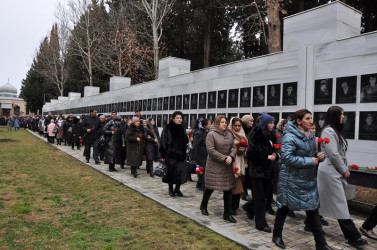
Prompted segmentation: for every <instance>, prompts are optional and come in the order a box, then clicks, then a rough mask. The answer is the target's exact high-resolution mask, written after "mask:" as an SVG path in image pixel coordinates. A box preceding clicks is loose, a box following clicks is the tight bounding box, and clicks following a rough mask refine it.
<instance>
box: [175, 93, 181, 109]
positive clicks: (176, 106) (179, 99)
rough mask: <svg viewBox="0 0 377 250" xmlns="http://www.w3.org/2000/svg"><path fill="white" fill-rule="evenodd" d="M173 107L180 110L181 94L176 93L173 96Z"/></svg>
mask: <svg viewBox="0 0 377 250" xmlns="http://www.w3.org/2000/svg"><path fill="white" fill-rule="evenodd" d="M175 101H176V102H175V108H176V109H177V110H181V109H182V96H181V95H177V96H176V98H175Z"/></svg>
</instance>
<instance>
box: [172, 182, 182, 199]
mask: <svg viewBox="0 0 377 250" xmlns="http://www.w3.org/2000/svg"><path fill="white" fill-rule="evenodd" d="M180 187H181V185H178V184H176V185H175V189H174V193H175V194H176V195H178V196H179V197H183V194H182V192H181V190H180Z"/></svg>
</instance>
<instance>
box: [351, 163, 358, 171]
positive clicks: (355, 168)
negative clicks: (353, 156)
mask: <svg viewBox="0 0 377 250" xmlns="http://www.w3.org/2000/svg"><path fill="white" fill-rule="evenodd" d="M350 169H354V170H359V166H357V165H356V164H352V165H351V166H350Z"/></svg>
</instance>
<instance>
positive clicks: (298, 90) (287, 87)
mask: <svg viewBox="0 0 377 250" xmlns="http://www.w3.org/2000/svg"><path fill="white" fill-rule="evenodd" d="M360 27H361V13H360V12H358V11H357V10H355V9H353V8H351V7H349V6H347V5H345V4H343V3H342V2H338V1H337V2H332V3H330V4H327V5H323V6H320V7H318V8H315V9H311V10H308V11H305V12H301V13H298V14H296V15H293V16H290V17H287V18H285V19H284V35H283V44H284V46H283V51H282V52H279V53H275V54H269V55H266V56H262V57H257V58H251V59H247V60H242V61H237V62H233V63H228V64H224V65H220V66H215V67H210V68H206V69H202V70H197V71H190V61H188V60H184V59H179V58H173V57H167V58H164V59H161V60H160V63H159V66H160V72H159V78H158V79H157V80H154V81H150V82H145V83H142V84H138V85H132V86H131V85H130V82H131V81H130V79H129V78H123V77H112V78H111V79H110V91H108V92H104V93H99V88H98V87H89V86H87V87H85V90H84V97H81V94H80V93H69V95H68V97H59V98H58V99H57V100H51V102H49V103H46V104H45V105H44V106H43V113H44V114H46V113H47V112H52V113H53V114H60V113H62V114H68V113H74V114H87V113H89V110H90V109H92V108H95V109H97V110H98V112H99V113H103V114H110V112H111V111H113V110H115V111H118V114H120V115H133V114H134V111H135V110H136V109H140V110H142V116H143V117H150V116H152V117H154V118H155V119H156V121H157V125H158V126H159V127H163V126H164V125H165V124H166V123H167V122H168V121H169V116H170V115H171V114H172V113H173V111H175V110H181V111H182V112H183V113H184V117H183V119H184V122H185V124H187V125H189V124H191V123H192V121H195V120H196V119H197V118H199V117H210V118H212V119H214V118H215V116H216V115H218V114H225V115H227V116H228V117H231V116H240V117H241V116H242V115H244V114H250V113H251V114H253V116H254V117H256V116H257V114H258V113H259V112H269V113H270V114H271V115H273V116H274V117H275V119H276V121H278V120H279V119H281V118H287V119H291V118H292V115H293V113H294V112H295V111H296V110H298V109H301V108H307V109H309V110H311V111H312V112H313V115H314V121H315V122H316V124H317V131H320V129H321V127H322V126H323V122H324V114H325V112H326V110H327V109H328V108H329V107H330V106H332V105H338V106H341V107H343V109H344V111H345V124H344V129H345V134H346V136H347V138H348V139H349V140H348V141H349V153H348V156H349V160H350V162H349V163H350V164H353V163H355V164H358V165H361V166H372V164H373V166H374V165H377V163H376V161H375V159H376V158H377V152H376V150H375V148H376V147H377V86H376V76H377V32H371V33H368V34H363V35H360Z"/></svg>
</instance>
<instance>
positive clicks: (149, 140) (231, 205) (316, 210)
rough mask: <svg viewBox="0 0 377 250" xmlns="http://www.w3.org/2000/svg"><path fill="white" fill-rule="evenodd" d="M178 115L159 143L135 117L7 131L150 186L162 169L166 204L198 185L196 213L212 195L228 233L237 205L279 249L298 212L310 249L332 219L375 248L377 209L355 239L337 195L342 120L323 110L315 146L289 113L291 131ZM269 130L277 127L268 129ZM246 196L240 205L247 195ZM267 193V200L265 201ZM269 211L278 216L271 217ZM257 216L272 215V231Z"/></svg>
mask: <svg viewBox="0 0 377 250" xmlns="http://www.w3.org/2000/svg"><path fill="white" fill-rule="evenodd" d="M182 118H183V114H182V112H180V111H175V112H174V113H173V114H172V119H171V120H170V122H169V123H168V124H167V125H166V126H165V127H164V128H163V129H162V133H161V135H160V132H159V129H158V128H157V127H156V121H155V120H154V119H153V118H152V117H149V118H146V119H143V118H142V116H141V113H140V111H139V110H137V111H136V112H135V115H134V116H133V117H121V116H119V115H118V114H117V112H112V113H111V116H110V117H106V116H104V115H97V111H96V110H91V111H90V114H89V115H88V116H74V115H73V114H70V115H68V116H63V115H59V116H58V117H54V116H53V115H52V114H51V113H49V114H48V115H47V116H46V117H44V116H35V117H27V118H20V119H18V118H8V119H7V121H6V125H7V126H8V130H9V128H10V130H11V129H12V127H15V128H16V124H17V127H18V128H19V127H24V128H25V129H26V128H28V129H30V130H33V131H35V132H38V133H39V134H40V135H41V136H45V137H46V140H47V141H48V142H49V143H55V140H56V144H58V145H62V143H63V142H64V145H66V146H70V147H71V148H72V150H81V147H82V146H83V147H84V150H83V155H84V156H85V158H86V162H87V163H89V161H90V159H91V158H92V157H91V148H93V159H94V162H95V164H101V161H103V163H104V164H108V166H109V171H112V172H113V171H117V170H116V168H115V166H116V165H119V166H120V168H122V169H124V168H125V165H128V166H130V168H131V175H133V176H134V177H135V178H136V177H137V176H138V169H139V167H140V166H141V165H142V162H143V160H144V161H146V170H147V173H148V174H149V175H150V177H154V167H153V166H154V162H160V164H163V165H164V166H165V174H164V175H163V177H162V181H163V182H164V183H167V184H168V190H169V195H170V196H172V197H174V196H178V197H182V196H183V193H182V192H181V190H180V187H181V185H182V184H184V183H186V182H187V181H192V178H191V175H192V174H196V175H197V177H198V178H197V179H198V181H197V183H196V188H197V189H198V190H201V191H202V192H203V197H202V201H201V204H200V211H201V213H202V214H203V215H204V216H208V215H209V213H210V212H209V211H208V202H209V200H210V197H211V195H212V193H213V192H214V191H215V190H217V191H222V192H223V200H224V213H223V219H224V220H226V221H228V222H230V223H236V222H237V220H236V219H235V218H234V217H235V216H236V215H237V213H239V207H240V200H241V199H243V200H245V201H247V202H246V203H245V204H244V205H243V206H242V209H243V210H244V211H245V212H246V214H247V217H248V218H249V219H250V220H255V227H256V229H258V230H260V231H263V232H266V233H271V232H272V241H273V242H274V243H275V244H276V246H278V247H280V248H285V243H284V241H283V235H282V233H283V227H284V222H285V220H286V217H287V216H290V217H295V213H294V211H305V212H306V219H305V221H304V222H303V225H304V230H305V231H308V232H312V233H313V236H314V240H315V244H316V249H331V247H329V246H328V244H327V242H326V238H325V231H324V230H323V228H322V226H327V225H328V221H326V219H325V218H326V217H328V218H333V219H336V220H337V221H338V223H339V226H340V228H341V230H342V232H343V235H344V237H345V239H346V240H348V243H349V244H350V245H352V246H355V247H359V246H363V245H366V244H368V242H367V241H366V240H365V239H363V238H362V237H361V234H363V235H365V236H367V237H368V238H370V239H373V240H377V235H376V234H375V233H374V231H373V228H374V227H375V226H376V224H377V206H376V207H375V208H374V209H373V211H372V213H371V214H370V215H369V217H368V218H367V219H366V220H365V222H364V223H363V225H362V226H361V228H360V229H359V230H358V229H357V228H356V226H355V224H354V223H353V221H352V220H351V218H350V213H349V210H348V205H347V199H346V194H345V188H346V185H347V182H346V180H347V178H348V177H349V176H350V172H349V170H348V162H347V157H346V152H347V148H348V142H347V139H346V138H345V136H344V134H343V119H344V111H343V109H342V108H341V107H338V106H332V107H330V108H329V109H328V110H327V113H326V117H325V124H324V128H323V129H322V131H320V133H319V134H320V137H319V138H318V137H316V136H315V135H316V127H315V123H313V119H312V113H311V112H310V111H309V110H306V109H300V110H297V111H296V112H295V114H294V118H293V120H292V121H288V120H286V119H281V120H280V121H275V120H274V118H273V117H272V116H271V115H269V114H268V113H259V116H258V117H257V118H256V119H255V120H254V118H253V116H252V115H244V116H243V117H232V118H231V119H230V120H229V121H228V119H227V117H226V116H224V115H218V116H217V117H216V118H215V120H214V121H211V120H209V119H206V118H205V119H199V120H197V121H196V122H195V123H194V124H193V125H192V127H191V128H189V129H186V128H185V127H184V126H183V124H182ZM275 124H276V125H275ZM250 190H251V192H250V194H251V197H250V196H249V191H250ZM274 193H276V200H274V198H273V197H274V196H273V194H274ZM273 204H276V206H277V208H278V209H277V211H275V210H274V209H273V208H272V205H273ZM266 213H269V214H271V215H275V222H274V227H273V230H272V229H271V227H270V226H269V225H268V223H267V220H266Z"/></svg>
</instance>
